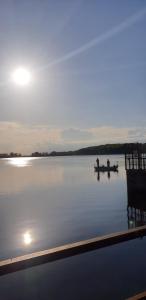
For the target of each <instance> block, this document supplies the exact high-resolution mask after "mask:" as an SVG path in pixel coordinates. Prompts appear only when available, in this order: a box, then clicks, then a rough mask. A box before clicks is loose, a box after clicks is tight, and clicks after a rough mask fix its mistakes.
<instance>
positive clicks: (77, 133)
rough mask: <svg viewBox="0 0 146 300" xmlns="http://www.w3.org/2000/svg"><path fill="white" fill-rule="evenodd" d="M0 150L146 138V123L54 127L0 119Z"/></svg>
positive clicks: (47, 148) (70, 146)
mask: <svg viewBox="0 0 146 300" xmlns="http://www.w3.org/2000/svg"><path fill="white" fill-rule="evenodd" d="M0 136H1V139H0V153H4V152H10V151H14V152H21V153H24V154H25V153H26V154H29V153H31V152H33V151H48V152H50V151H52V150H58V151H59V150H60V151H62V150H72V149H78V148H80V147H85V146H90V145H100V144H106V143H124V142H145V141H146V128H145V127H129V128H126V127H125V128H117V127H111V126H102V127H94V128H87V129H79V128H65V129H64V128H52V127H49V125H25V124H22V123H16V122H0Z"/></svg>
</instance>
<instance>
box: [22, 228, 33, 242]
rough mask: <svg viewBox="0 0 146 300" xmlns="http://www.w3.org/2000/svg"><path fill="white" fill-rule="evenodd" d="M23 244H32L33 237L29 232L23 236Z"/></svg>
mask: <svg viewBox="0 0 146 300" xmlns="http://www.w3.org/2000/svg"><path fill="white" fill-rule="evenodd" d="M23 242H24V244H25V245H30V244H31V243H32V236H31V234H30V232H29V231H26V232H25V233H24V234H23Z"/></svg>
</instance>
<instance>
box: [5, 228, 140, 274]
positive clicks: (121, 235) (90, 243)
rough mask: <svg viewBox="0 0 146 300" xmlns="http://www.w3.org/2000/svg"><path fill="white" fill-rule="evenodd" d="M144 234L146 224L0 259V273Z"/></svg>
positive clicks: (21, 268) (14, 270)
mask: <svg viewBox="0 0 146 300" xmlns="http://www.w3.org/2000/svg"><path fill="white" fill-rule="evenodd" d="M145 235H146V226H141V227H138V228H134V229H130V230H126V231H122V232H117V233H112V234H108V235H104V236H102V237H96V238H92V239H88V240H84V241H80V242H76V243H71V244H67V245H63V246H60V247H55V248H52V249H48V250H43V251H38V252H34V253H31V254H26V255H23V256H19V257H15V258H10V259H6V260H2V261H0V275H4V274H8V273H11V272H16V271H19V270H23V269H26V268H29V267H32V266H36V265H39V264H43V263H47V262H51V261H56V260H59V259H63V258H67V257H70V256H74V255H77V254H81V253H84V252H88V251H92V250H96V249H99V248H104V247H107V246H110V245H115V244H118V243H121V242H124V241H128V240H132V239H135V238H139V237H143V236H145Z"/></svg>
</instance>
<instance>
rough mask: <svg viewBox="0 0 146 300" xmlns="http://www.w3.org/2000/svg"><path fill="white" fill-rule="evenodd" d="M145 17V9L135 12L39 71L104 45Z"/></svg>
mask: <svg viewBox="0 0 146 300" xmlns="http://www.w3.org/2000/svg"><path fill="white" fill-rule="evenodd" d="M145 15H146V8H145V9H142V10H140V11H138V12H136V13H135V14H133V15H131V16H130V17H128V18H127V19H125V20H124V21H123V22H121V23H120V24H118V25H116V26H115V27H113V28H111V29H109V30H107V31H106V32H104V33H102V34H101V35H99V36H96V37H95V38H93V39H92V40H90V41H89V42H87V43H86V44H84V45H82V46H80V47H79V48H77V49H74V50H72V51H70V52H68V53H66V54H65V55H63V56H61V57H59V58H56V59H54V60H52V61H50V62H49V63H48V64H46V65H44V66H42V67H40V68H39V70H41V69H47V68H48V67H50V66H52V65H57V64H59V63H62V62H64V61H67V60H70V59H71V58H73V57H75V56H78V55H80V54H82V53H83V52H85V51H87V50H89V49H91V48H93V47H95V46H97V45H100V44H102V43H104V42H105V41H107V40H109V39H111V38H112V37H114V36H116V35H118V34H119V33H121V32H123V31H124V30H126V29H127V28H129V27H131V26H132V25H134V24H135V23H136V22H138V21H139V20H141V19H142V18H143V17H144V16H145Z"/></svg>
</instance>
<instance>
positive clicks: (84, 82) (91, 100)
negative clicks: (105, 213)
mask: <svg viewBox="0 0 146 300" xmlns="http://www.w3.org/2000/svg"><path fill="white" fill-rule="evenodd" d="M145 32H146V1H144V0H141V1H140V0H122V1H121V0H110V1H109V0H91V1H89V0H75V1H71V0H58V1H57V0H52V1H51V0H50V1H49V0H25V1H23V0H5V1H1V2H0V44H1V47H0V65H1V68H0V105H1V109H0V136H1V140H0V152H10V151H21V152H25V153H28V152H31V151H35V150H36V151H51V150H53V149H54V150H64V149H66V150H67V149H68V150H69V149H75V148H80V147H83V146H84V147H85V146H90V145H98V144H103V143H108V142H110V143H112V142H127V141H129V142H131V141H146V119H145V111H146V34H145ZM19 66H23V67H25V68H27V69H28V70H30V71H31V74H32V81H31V83H30V84H29V85H28V86H25V87H20V86H17V85H14V84H13V83H12V82H11V80H10V76H11V73H12V72H13V71H14V70H15V69H16V68H17V67H19Z"/></svg>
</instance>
